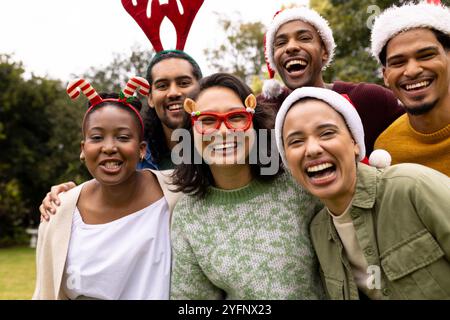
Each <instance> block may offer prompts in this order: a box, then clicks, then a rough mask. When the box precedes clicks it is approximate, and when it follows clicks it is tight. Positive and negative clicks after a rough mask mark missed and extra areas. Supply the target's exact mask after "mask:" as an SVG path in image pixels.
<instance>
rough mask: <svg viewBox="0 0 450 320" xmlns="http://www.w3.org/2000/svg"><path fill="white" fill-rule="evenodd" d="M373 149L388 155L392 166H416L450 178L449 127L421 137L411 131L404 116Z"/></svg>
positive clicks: (381, 136) (384, 133) (388, 129)
mask: <svg viewBox="0 0 450 320" xmlns="http://www.w3.org/2000/svg"><path fill="white" fill-rule="evenodd" d="M375 148H377V149H384V150H386V151H388V152H389V153H390V154H391V157H392V164H398V163H407V162H410V163H418V164H421V165H424V166H427V167H430V168H433V169H434V170H437V171H440V172H442V173H444V174H446V175H447V176H450V124H449V125H447V126H446V127H444V128H442V129H441V130H439V131H437V132H433V133H430V134H423V133H420V132H417V131H416V130H414V129H413V128H412V127H411V124H410V123H409V119H408V116H407V115H406V114H405V115H403V116H401V117H400V118H398V119H397V121H395V122H394V123H393V124H392V125H391V126H390V127H389V128H387V129H386V131H384V132H383V133H382V134H381V135H380V136H379V137H378V139H377V141H376V142H375Z"/></svg>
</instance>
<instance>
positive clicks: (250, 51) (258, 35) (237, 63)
mask: <svg viewBox="0 0 450 320" xmlns="http://www.w3.org/2000/svg"><path fill="white" fill-rule="evenodd" d="M216 15H217V17H218V23H219V25H220V27H221V28H222V29H223V31H224V34H225V35H226V37H225V42H224V43H223V44H221V45H220V46H219V47H217V48H214V49H205V50H204V54H205V56H206V60H207V61H208V63H209V66H210V67H211V68H212V69H213V70H214V71H215V72H228V73H231V74H234V75H235V76H237V77H239V78H240V79H242V80H244V81H245V82H246V83H248V84H253V86H256V87H258V86H260V84H259V83H258V81H257V80H256V79H258V78H263V77H264V71H265V68H264V66H265V59H264V32H265V26H264V24H263V23H262V22H243V21H242V19H241V17H240V16H239V18H237V19H236V20H232V19H230V18H229V17H223V16H221V15H220V14H219V13H216ZM255 77H256V79H254V78H255ZM254 89H255V88H254Z"/></svg>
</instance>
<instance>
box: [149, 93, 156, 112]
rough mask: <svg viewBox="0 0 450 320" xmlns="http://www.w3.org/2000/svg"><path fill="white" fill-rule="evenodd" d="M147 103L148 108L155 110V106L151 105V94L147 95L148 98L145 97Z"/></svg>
mask: <svg viewBox="0 0 450 320" xmlns="http://www.w3.org/2000/svg"><path fill="white" fill-rule="evenodd" d="M147 103H148V106H149V107H150V108H153V109H154V108H155V106H154V105H153V101H152V93H151V92H150V93H149V94H148V97H147Z"/></svg>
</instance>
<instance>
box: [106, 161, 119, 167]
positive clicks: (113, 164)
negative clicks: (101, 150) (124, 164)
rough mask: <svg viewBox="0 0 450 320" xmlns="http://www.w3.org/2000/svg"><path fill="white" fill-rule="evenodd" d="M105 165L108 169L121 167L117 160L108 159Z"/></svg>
mask: <svg viewBox="0 0 450 320" xmlns="http://www.w3.org/2000/svg"><path fill="white" fill-rule="evenodd" d="M104 166H105V168H106V169H117V168H119V166H120V164H119V162H116V161H108V162H105V163H104Z"/></svg>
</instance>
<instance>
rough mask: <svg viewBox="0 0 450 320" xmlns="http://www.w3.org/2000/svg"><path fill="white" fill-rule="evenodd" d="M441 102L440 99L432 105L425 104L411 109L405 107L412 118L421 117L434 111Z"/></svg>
mask: <svg viewBox="0 0 450 320" xmlns="http://www.w3.org/2000/svg"><path fill="white" fill-rule="evenodd" d="M438 102H439V99H436V100H435V101H433V102H431V103H425V104H423V105H421V106H418V107H414V108H409V107H408V106H405V105H404V106H403V107H404V108H405V111H406V113H408V114H410V115H412V116H421V115H423V114H426V113H428V112H430V111H431V110H433V108H434V107H435V106H436V105H437V103H438Z"/></svg>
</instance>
